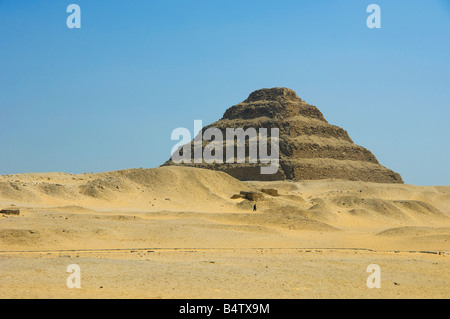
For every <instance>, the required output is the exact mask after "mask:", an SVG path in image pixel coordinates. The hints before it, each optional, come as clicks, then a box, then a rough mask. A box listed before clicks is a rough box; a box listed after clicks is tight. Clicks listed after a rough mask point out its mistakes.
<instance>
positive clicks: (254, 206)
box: [253, 204, 256, 212]
mask: <svg viewBox="0 0 450 319" xmlns="http://www.w3.org/2000/svg"><path fill="white" fill-rule="evenodd" d="M253 211H254V212H256V204H255V205H253Z"/></svg>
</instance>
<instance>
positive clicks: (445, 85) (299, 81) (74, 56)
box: [0, 0, 450, 185]
mask: <svg viewBox="0 0 450 319" xmlns="http://www.w3.org/2000/svg"><path fill="white" fill-rule="evenodd" d="M71 3H75V4H78V5H79V6H80V7H81V29H69V28H67V26H66V19H67V17H68V16H69V13H66V8H67V6H68V5H69V4H71ZM371 3H376V4H378V5H379V6H380V7H381V29H369V28H368V27H367V26H366V19H367V17H368V16H369V13H367V12H366V7H367V6H368V5H369V4H371ZM449 40H450V2H449V1H448V0H446V1H444V0H422V1H408V2H406V1H401V0H389V1H378V0H373V1H367V2H366V1H361V0H358V1H356V0H355V1H352V0H343V1H331V0H322V1H300V0H296V1H286V0H281V1H280V0H278V1H265V0H258V1H246V0H243V1H230V0H209V1H206V0H204V1H197V0H192V1H174V0H168V1H152V0H149V1H143V0H142V1H137V0H134V1H125V0H123V1H122V0H121V1H116V0H109V1H93V0H89V1H88V0H71V1H63V0H53V1H50V0H48V1H43V0H42V1H41V0H29V1H25V0H24V1H13V0H0V130H1V131H0V132H1V133H0V150H1V156H0V174H10V173H24V172H49V171H62V172H69V173H82V172H101V171H111V170H118V169H125V168H133V167H146V168H150V167H157V166H159V165H160V164H162V163H163V162H164V161H166V160H167V159H168V158H169V157H170V150H171V148H172V147H173V145H175V143H176V141H171V139H170V135H171V132H172V130H173V129H175V128H177V127H186V128H189V129H190V130H193V123H194V120H195V119H201V120H203V124H204V125H207V124H210V123H212V122H214V121H216V120H218V119H220V118H221V117H222V115H223V113H224V111H225V110H226V109H227V108H228V107H230V106H232V105H234V104H237V103H239V102H241V101H242V100H244V99H245V98H247V96H248V94H250V93H251V92H252V91H254V90H256V89H260V88H266V87H276V86H284V87H289V88H291V89H293V90H295V91H296V92H297V94H298V95H299V96H300V97H301V98H302V99H304V100H306V101H307V102H308V103H310V104H313V105H316V106H317V107H319V109H320V110H321V111H322V112H323V113H324V116H325V118H326V119H327V120H328V122H330V123H331V124H334V125H338V126H341V127H343V128H344V129H345V130H347V131H348V133H349V135H350V137H351V138H352V139H353V140H354V142H355V143H356V144H358V145H362V146H364V147H366V148H368V149H369V150H371V151H372V152H373V153H374V154H375V156H376V157H377V158H378V160H379V161H380V162H381V164H382V165H384V166H387V167H389V168H391V169H393V170H395V171H397V172H399V173H400V174H401V175H402V177H403V179H404V180H405V182H406V183H408V184H418V185H450V169H449V167H448V164H449V159H450V151H449V149H450V148H449V141H450V134H449V125H448V120H449V115H450V111H449V101H450V89H449V88H450V63H449V62H450V61H449V57H450V41H449Z"/></svg>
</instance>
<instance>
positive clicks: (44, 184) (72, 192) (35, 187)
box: [0, 166, 450, 229]
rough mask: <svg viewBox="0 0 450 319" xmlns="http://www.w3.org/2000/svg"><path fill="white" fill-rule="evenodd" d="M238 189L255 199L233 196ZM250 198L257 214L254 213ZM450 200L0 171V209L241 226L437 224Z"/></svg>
mask: <svg viewBox="0 0 450 319" xmlns="http://www.w3.org/2000/svg"><path fill="white" fill-rule="evenodd" d="M261 190H275V194H272V193H270V192H266V193H264V192H262V191H261ZM241 192H246V193H251V194H257V195H258V196H256V197H255V198H253V197H250V198H246V197H245V196H236V195H239V194H241ZM233 195H234V196H233ZM249 199H250V200H249ZM253 199H254V200H253ZM255 201H256V203H257V206H258V213H261V214H254V213H253V212H252V207H253V204H254V203H255ZM449 203H450V189H449V187H420V186H413V185H403V184H391V183H388V184H383V183H373V182H361V181H353V182H352V181H343V180H332V179H328V180H320V181H302V182H292V181H266V182H264V181H247V182H243V181H240V180H238V179H236V178H234V177H232V176H230V175H228V174H226V173H224V172H220V171H215V170H209V169H202V168H194V167H184V166H164V167H158V168H153V169H127V170H121V171H114V172H105V173H98V174H66V173H41V174H18V175H3V176H0V209H1V208H3V209H6V208H14V207H18V208H21V209H26V208H33V207H34V208H52V209H55V208H57V209H61V208H64V209H65V210H74V211H77V210H78V209H81V208H85V209H92V210H96V211H113V210H116V211H129V212H132V211H142V212H157V211H178V212H179V211H183V212H208V213H211V214H215V213H245V214H248V216H246V217H239V218H244V220H240V222H242V223H244V224H245V223H247V222H251V223H258V224H261V223H269V224H270V223H273V224H276V225H284V226H283V227H288V228H289V227H290V228H301V229H319V228H320V229H340V228H347V227H350V228H352V227H363V226H364V225H366V226H370V227H372V226H375V225H382V226H383V227H391V226H427V225H434V226H436V225H439V224H440V223H442V222H444V223H446V222H448V213H450V208H449V207H450V205H449ZM250 215H252V216H250ZM227 218H228V217H227ZM236 218H238V217H236ZM239 218H238V219H239ZM318 225H320V227H318ZM349 225H350V226H349Z"/></svg>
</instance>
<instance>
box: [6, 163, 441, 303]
mask: <svg viewBox="0 0 450 319" xmlns="http://www.w3.org/2000/svg"><path fill="white" fill-rule="evenodd" d="M261 189H275V190H277V191H278V195H279V196H271V195H269V194H264V195H263V198H262V199H261V200H259V201H258V202H257V203H256V204H257V210H256V211H253V204H254V203H253V202H251V201H249V200H246V199H242V198H236V199H231V197H232V196H233V195H235V194H239V193H240V192H241V191H255V192H258V191H260V190H261ZM0 209H10V210H20V214H19V215H9V214H4V215H3V216H0V298H286V299H289V298H450V271H449V270H450V255H449V252H450V218H449V217H450V216H449V214H450V186H436V187H429V186H428V187H422V186H413V185H403V184H380V183H369V182H357V181H341V180H320V181H302V182H292V181H280V182H253V181H252V182H242V181H239V180H237V179H235V178H233V177H231V176H229V175H227V174H225V173H222V172H218V171H213V170H206V169H200V168H189V167H175V166H169V167H159V168H154V169H129V170H123V171H115V172H107V173H98V174H77V175H74V174H65V173H45V174H19V175H3V176H0ZM72 264H76V265H78V266H79V267H80V280H81V281H80V282H81V288H69V287H68V286H67V283H66V281H67V278H68V277H69V275H70V273H68V272H67V267H68V266H69V265H72ZM372 264H376V265H378V266H379V267H380V268H379V269H380V280H381V288H368V286H367V279H368V277H369V276H370V275H371V274H372V273H371V272H367V268H368V266H369V265H372Z"/></svg>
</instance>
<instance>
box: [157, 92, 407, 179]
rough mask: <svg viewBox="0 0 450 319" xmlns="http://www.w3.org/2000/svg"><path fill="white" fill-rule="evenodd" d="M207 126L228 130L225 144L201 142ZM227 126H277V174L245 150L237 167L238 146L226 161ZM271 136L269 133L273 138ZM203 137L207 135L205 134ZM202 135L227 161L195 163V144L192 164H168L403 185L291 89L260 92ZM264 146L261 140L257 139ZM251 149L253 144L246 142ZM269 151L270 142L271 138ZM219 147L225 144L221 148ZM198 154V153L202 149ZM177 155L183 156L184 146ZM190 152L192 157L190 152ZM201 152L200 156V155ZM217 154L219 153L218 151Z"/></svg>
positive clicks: (247, 175) (240, 174)
mask: <svg viewBox="0 0 450 319" xmlns="http://www.w3.org/2000/svg"><path fill="white" fill-rule="evenodd" d="M208 128H217V129H219V130H220V131H221V132H223V136H224V138H223V140H220V139H219V140H216V141H215V142H214V141H209V140H203V141H201V136H200V134H204V133H205V131H206V130H207V129H208ZM227 128H234V129H237V128H242V129H244V130H247V129H248V128H256V129H261V128H266V129H267V131H268V132H271V130H270V129H273V128H278V132H279V137H278V142H279V163H278V169H277V170H276V172H275V173H274V174H262V173H261V167H266V166H268V165H267V164H265V163H261V161H259V160H258V161H257V162H256V163H251V162H250V160H249V152H248V151H246V153H245V156H246V161H245V163H237V161H236V156H237V142H236V141H234V140H233V143H234V146H235V152H234V155H233V156H234V159H235V161H233V163H227V162H226V156H227V154H226V145H225V144H226V134H225V133H226V129H227ZM268 135H269V136H270V134H268ZM202 136H203V135H202ZM199 137H200V142H199V143H200V144H197V145H201V150H202V151H203V150H205V147H207V145H210V146H211V145H214V143H216V146H217V147H218V149H219V148H223V152H222V153H223V162H222V163H217V162H215V163H210V162H208V163H207V162H205V161H204V160H203V161H201V160H200V162H199V161H197V162H195V161H194V149H195V143H194V140H195V139H194V140H193V141H192V142H191V143H190V144H189V145H186V147H188V148H190V150H191V152H190V153H191V155H192V156H191V157H190V159H192V161H188V162H184V163H176V161H174V160H173V159H174V157H173V156H172V157H171V159H169V160H168V161H167V162H166V163H164V164H163V165H184V166H193V167H199V168H207V169H214V170H220V171H224V172H226V173H228V174H230V175H231V176H234V177H235V178H237V179H239V180H261V181H269V180H296V181H299V180H319V179H342V180H352V181H369V182H379V183H403V180H402V178H401V176H400V175H399V174H398V173H395V172H393V171H392V170H390V169H388V168H386V167H384V166H382V165H381V164H380V163H379V162H378V160H377V158H376V157H375V156H374V155H373V154H372V153H371V152H370V151H369V150H367V149H365V148H364V147H362V146H359V145H356V144H355V143H353V141H352V139H351V138H350V137H349V135H348V133H347V132H346V131H345V130H344V129H342V128H340V127H338V126H335V125H331V124H329V123H328V122H327V121H326V120H325V118H324V116H323V114H322V113H321V112H320V111H319V109H318V108H317V107H315V106H313V105H310V104H308V103H306V102H304V101H303V100H301V99H300V98H299V97H298V96H297V94H296V93H295V92H294V91H293V90H291V89H288V88H270V89H261V90H257V91H255V92H253V93H251V94H250V95H249V97H248V98H247V99H246V100H245V101H243V102H241V103H239V104H237V105H234V106H232V107H230V108H229V109H227V110H226V111H225V113H224V115H223V117H222V119H220V120H219V121H217V122H215V123H212V124H210V125H208V126H206V127H204V128H203V129H202V130H201V132H200V133H199V135H198V136H197V137H196V138H199ZM256 141H257V143H259V140H256ZM245 143H246V148H245V149H246V150H248V145H249V143H250V140H246V142H245ZM267 143H268V149H269V153H270V151H271V147H270V146H271V139H270V138H269V140H268V142H267ZM217 144H220V145H217ZM197 150H198V149H197ZM177 152H178V155H180V154H181V155H182V154H183V150H182V149H181V148H180V149H178V151H176V152H175V153H177ZM186 154H188V153H186ZM197 154H198V153H197ZM213 154H214V152H213Z"/></svg>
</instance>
